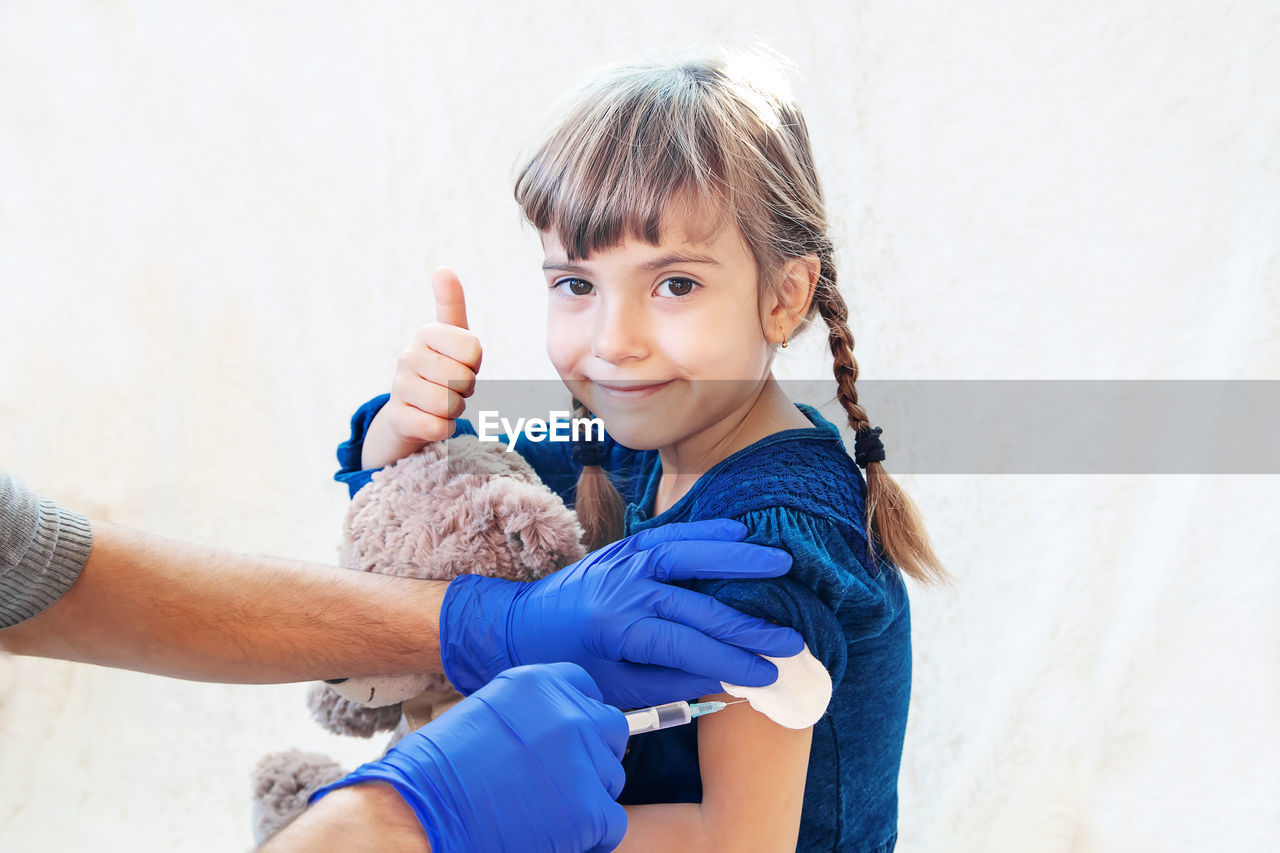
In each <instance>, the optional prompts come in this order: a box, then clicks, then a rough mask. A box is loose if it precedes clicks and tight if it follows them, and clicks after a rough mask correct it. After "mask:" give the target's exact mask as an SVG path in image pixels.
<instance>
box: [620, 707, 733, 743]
mask: <svg viewBox="0 0 1280 853" xmlns="http://www.w3.org/2000/svg"><path fill="white" fill-rule="evenodd" d="M745 701H747V700H745V699H739V700H738V701H737V702H668V703H667V704H665V705H654V706H652V707H650V708H637V709H636V710H634V711H627V713H626V718H627V729H628V736H630V735H638V734H644V733H645V732H656V731H658V730H659V729H669V728H671V727H672V726H683V725H685V724H686V723H691V722H693V719H694V718H695V717H701V716H703V715H705V714H714V713H715V712H716V711H723V710H724V709H725V708H727V707H729V706H730V705H737V704H738V702H745Z"/></svg>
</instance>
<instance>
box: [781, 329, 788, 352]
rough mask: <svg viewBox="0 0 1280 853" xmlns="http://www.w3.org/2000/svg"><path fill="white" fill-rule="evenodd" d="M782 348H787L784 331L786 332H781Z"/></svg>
mask: <svg viewBox="0 0 1280 853" xmlns="http://www.w3.org/2000/svg"><path fill="white" fill-rule="evenodd" d="M782 348H783V349H786V348H787V333H786V332H783V333H782Z"/></svg>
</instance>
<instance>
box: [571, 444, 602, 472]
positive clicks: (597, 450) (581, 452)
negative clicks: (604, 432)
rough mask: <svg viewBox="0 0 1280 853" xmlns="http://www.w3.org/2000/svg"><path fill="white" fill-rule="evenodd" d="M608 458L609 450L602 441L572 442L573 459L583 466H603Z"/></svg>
mask: <svg viewBox="0 0 1280 853" xmlns="http://www.w3.org/2000/svg"><path fill="white" fill-rule="evenodd" d="M608 458H609V451H608V449H607V448H606V447H605V443H604V442H603V441H575V442H574V443H573V461H574V462H577V463H578V464H579V465H581V466H582V467H583V468H586V467H588V466H590V465H598V466H600V467H601V468H603V467H604V463H605V460H606V459H608Z"/></svg>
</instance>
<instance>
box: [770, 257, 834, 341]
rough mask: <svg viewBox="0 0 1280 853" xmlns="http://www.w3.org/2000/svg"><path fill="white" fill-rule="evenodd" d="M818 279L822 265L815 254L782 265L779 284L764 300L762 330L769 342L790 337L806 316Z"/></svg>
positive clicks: (793, 259)
mask: <svg viewBox="0 0 1280 853" xmlns="http://www.w3.org/2000/svg"><path fill="white" fill-rule="evenodd" d="M821 276H822V264H821V263H820V262H819V261H818V256H817V255H805V256H804V257H800V258H792V259H790V260H789V261H787V262H786V263H785V264H784V265H783V267H782V275H781V276H780V278H779V281H778V285H777V287H775V288H773V289H772V291H771V292H770V294H769V298H768V300H767V301H766V317H765V330H766V333H767V334H766V337H767V338H768V339H769V340H771V341H772V340H774V338H777V340H778V341H782V340H784V339H785V338H789V337H791V334H792V332H793V331H794V330H795V328H796V327H797V326H799V325H800V324H801V323H802V322H803V321H804V317H805V315H806V314H808V313H809V306H810V305H811V304H812V303H813V294H814V292H815V291H816V290H817V287H818V279H819V278H820V277H821Z"/></svg>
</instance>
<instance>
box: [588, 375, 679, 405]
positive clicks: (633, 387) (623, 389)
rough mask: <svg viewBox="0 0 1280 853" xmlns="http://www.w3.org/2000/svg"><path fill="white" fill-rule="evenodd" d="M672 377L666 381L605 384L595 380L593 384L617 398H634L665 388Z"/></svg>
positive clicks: (672, 380)
mask: <svg viewBox="0 0 1280 853" xmlns="http://www.w3.org/2000/svg"><path fill="white" fill-rule="evenodd" d="M672 382H675V380H674V379H668V380H667V381H666V382H650V383H646V384H638V383H637V384H621V383H620V384H617V385H606V384H605V383H603V382H595V385H596V386H597V387H599V388H600V390H601V391H603V392H604V393H606V394H608V395H609V396H610V397H614V398H616V399H619V400H635V399H639V398H641V397H648V396H651V395H653V394H656V393H657V392H658V391H661V390H662V389H663V388H666V387H667V386H668V385H670V384H671V383H672Z"/></svg>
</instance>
